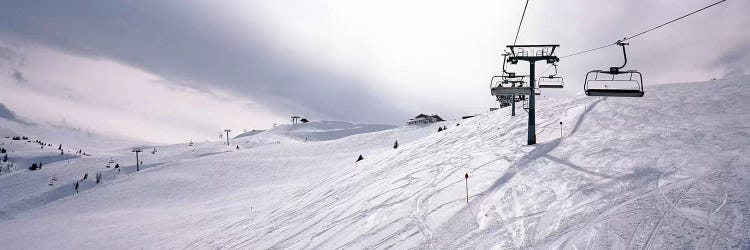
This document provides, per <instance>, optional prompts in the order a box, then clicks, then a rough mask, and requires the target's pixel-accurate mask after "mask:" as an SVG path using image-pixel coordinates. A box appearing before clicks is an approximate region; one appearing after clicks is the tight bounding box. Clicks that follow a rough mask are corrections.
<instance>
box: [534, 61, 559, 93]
mask: <svg viewBox="0 0 750 250" xmlns="http://www.w3.org/2000/svg"><path fill="white" fill-rule="evenodd" d="M552 66H555V73H554V74H552V75H549V76H542V77H539V80H538V81H539V88H542V89H551V88H555V89H561V88H563V86H564V82H563V78H562V77H559V76H557V64H552Z"/></svg>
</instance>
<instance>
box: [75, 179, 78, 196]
mask: <svg viewBox="0 0 750 250" xmlns="http://www.w3.org/2000/svg"><path fill="white" fill-rule="evenodd" d="M75 188H76V194H77V193H78V182H77V181H76V186H75Z"/></svg>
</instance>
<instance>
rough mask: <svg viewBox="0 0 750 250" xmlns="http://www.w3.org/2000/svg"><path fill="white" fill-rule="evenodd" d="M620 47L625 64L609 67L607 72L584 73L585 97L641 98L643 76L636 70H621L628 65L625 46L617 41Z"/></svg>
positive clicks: (593, 71)
mask: <svg viewBox="0 0 750 250" xmlns="http://www.w3.org/2000/svg"><path fill="white" fill-rule="evenodd" d="M616 44H617V45H618V46H620V47H622V56H623V58H624V59H625V62H624V63H623V64H622V66H620V67H610V68H609V70H592V71H589V72H588V73H586V82H585V83H584V84H583V90H584V91H585V92H586V95H587V96H614V97H643V94H644V92H643V76H642V75H641V73H640V72H638V71H637V70H622V68H624V67H625V65H626V64H628V55H627V53H626V52H625V45H629V43H623V42H622V41H617V43H616Z"/></svg>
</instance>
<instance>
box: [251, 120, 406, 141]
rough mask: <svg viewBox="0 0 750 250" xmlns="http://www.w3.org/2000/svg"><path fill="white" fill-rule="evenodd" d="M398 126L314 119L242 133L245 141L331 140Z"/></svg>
mask: <svg viewBox="0 0 750 250" xmlns="http://www.w3.org/2000/svg"><path fill="white" fill-rule="evenodd" d="M394 128H396V126H392V125H383V124H356V123H352V122H339V121H313V122H308V123H298V124H284V125H279V126H276V127H274V128H272V129H269V130H265V131H257V130H256V131H250V132H247V133H244V134H242V137H240V136H238V137H237V138H243V137H245V138H244V139H245V140H244V141H245V142H253V141H254V142H260V141H263V142H273V141H289V140H292V141H330V140H336V139H341V138H344V137H347V136H352V135H356V134H363V133H372V132H377V131H383V130H388V129H394Z"/></svg>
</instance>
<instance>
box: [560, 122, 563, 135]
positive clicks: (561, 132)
mask: <svg viewBox="0 0 750 250" xmlns="http://www.w3.org/2000/svg"><path fill="white" fill-rule="evenodd" d="M562 137H563V131H562V122H560V138H562Z"/></svg>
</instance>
